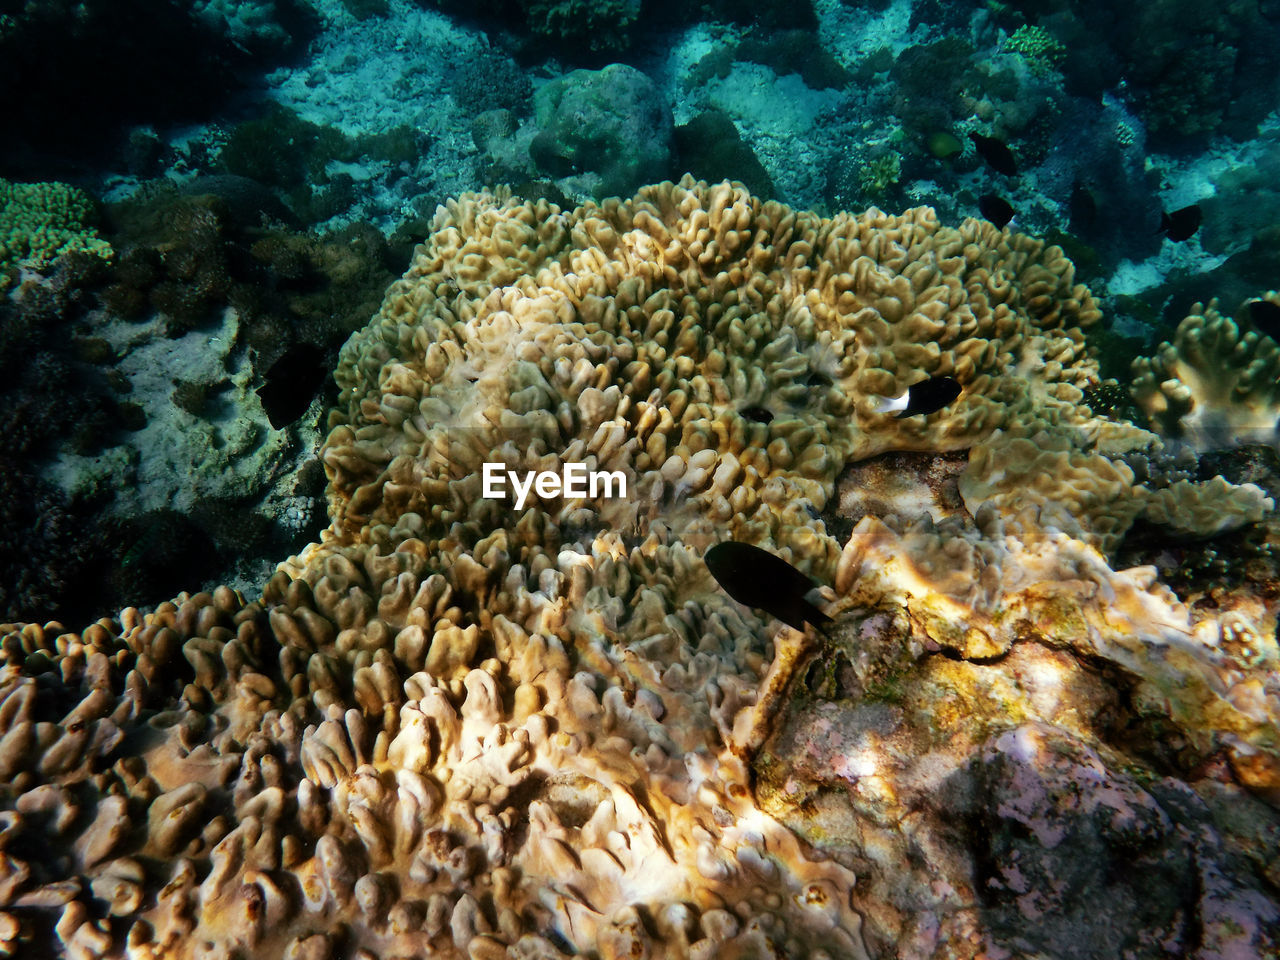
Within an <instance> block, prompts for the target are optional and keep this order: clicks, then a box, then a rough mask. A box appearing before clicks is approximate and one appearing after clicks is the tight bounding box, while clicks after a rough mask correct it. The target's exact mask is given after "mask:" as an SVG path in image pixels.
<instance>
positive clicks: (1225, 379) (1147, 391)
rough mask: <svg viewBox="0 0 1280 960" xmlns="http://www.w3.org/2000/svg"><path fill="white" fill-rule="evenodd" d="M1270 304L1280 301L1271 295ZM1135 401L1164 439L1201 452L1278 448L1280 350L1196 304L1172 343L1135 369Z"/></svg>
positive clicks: (1212, 306) (1213, 309) (1214, 308)
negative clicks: (1254, 446) (1260, 446)
mask: <svg viewBox="0 0 1280 960" xmlns="http://www.w3.org/2000/svg"><path fill="white" fill-rule="evenodd" d="M1268 298H1269V299H1270V300H1271V302H1273V303H1276V304H1280V297H1278V296H1277V295H1276V294H1274V293H1273V294H1269V295H1268ZM1133 373H1134V379H1133V387H1132V392H1133V398H1134V400H1135V401H1136V402H1137V404H1138V406H1139V407H1140V408H1141V409H1142V410H1143V411H1144V412H1145V413H1146V414H1147V416H1148V417H1149V418H1150V420H1151V423H1152V425H1153V426H1154V427H1155V428H1156V429H1157V430H1159V431H1160V432H1161V433H1162V434H1165V435H1166V436H1169V437H1174V438H1177V439H1180V440H1183V441H1185V442H1186V443H1189V444H1190V445H1191V446H1193V447H1194V448H1195V449H1197V450H1200V451H1205V450H1220V449H1223V448H1224V447H1231V446H1235V445H1237V444H1241V443H1266V444H1275V443H1276V438H1277V426H1278V425H1280V346H1277V345H1276V342H1275V341H1274V340H1272V339H1271V338H1270V337H1267V336H1260V335H1259V334H1258V333H1257V332H1256V331H1253V330H1248V329H1247V328H1246V329H1241V327H1240V326H1239V325H1237V324H1236V322H1235V321H1234V320H1232V319H1231V317H1227V316H1223V315H1222V314H1221V313H1219V312H1218V303H1217V301H1216V300H1215V301H1213V302H1212V303H1210V304H1209V306H1207V307H1206V306H1204V305H1203V304H1199V303H1198V304H1196V305H1195V306H1194V307H1192V308H1191V313H1190V314H1188V315H1187V317H1186V318H1185V319H1184V320H1183V321H1182V322H1181V323H1180V324H1178V329H1177V332H1176V333H1175V334H1174V339H1173V343H1162V344H1160V347H1159V350H1158V351H1157V353H1156V355H1155V356H1154V357H1149V358H1139V359H1138V360H1135V361H1134V364H1133Z"/></svg>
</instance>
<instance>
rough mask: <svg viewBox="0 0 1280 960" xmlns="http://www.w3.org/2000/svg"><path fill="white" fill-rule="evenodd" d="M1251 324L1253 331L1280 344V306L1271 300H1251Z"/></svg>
mask: <svg viewBox="0 0 1280 960" xmlns="http://www.w3.org/2000/svg"><path fill="white" fill-rule="evenodd" d="M1249 322H1250V323H1252V324H1253V329H1255V330H1257V331H1258V332H1259V333H1265V334H1266V335H1267V336H1268V337H1270V338H1271V339H1272V340H1274V341H1276V343H1280V304H1275V303H1272V302H1271V301H1270V300H1250V301H1249Z"/></svg>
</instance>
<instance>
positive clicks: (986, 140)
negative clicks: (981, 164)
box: [969, 133, 1018, 177]
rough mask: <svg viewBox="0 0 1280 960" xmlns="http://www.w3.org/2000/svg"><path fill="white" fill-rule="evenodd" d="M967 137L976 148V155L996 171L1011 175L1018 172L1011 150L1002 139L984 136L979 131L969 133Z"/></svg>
mask: <svg viewBox="0 0 1280 960" xmlns="http://www.w3.org/2000/svg"><path fill="white" fill-rule="evenodd" d="M969 139H970V140H972V141H973V145H974V146H975V147H977V148H978V156H980V157H982V159H983V160H985V161H987V166H989V167H990V168H991V169H992V170H994V171H995V172H996V173H1003V174H1004V175H1005V176H1008V177H1012V176H1013V175H1014V174H1016V173H1017V172H1018V165H1017V163H1015V162H1014V159H1013V151H1012V150H1010V149H1009V148H1008V146H1006V145H1005V142H1004V141H1003V140H998V139H996V138H995V137H984V136H983V135H982V134H980V133H971V134H969Z"/></svg>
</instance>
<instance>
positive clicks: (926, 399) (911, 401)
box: [876, 377, 960, 420]
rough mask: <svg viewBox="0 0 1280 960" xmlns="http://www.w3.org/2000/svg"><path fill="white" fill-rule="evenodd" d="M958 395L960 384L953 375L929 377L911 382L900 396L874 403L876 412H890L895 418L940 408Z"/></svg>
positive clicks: (916, 414) (927, 412)
mask: <svg viewBox="0 0 1280 960" xmlns="http://www.w3.org/2000/svg"><path fill="white" fill-rule="evenodd" d="M958 396H960V384H959V383H957V382H956V380H955V378H954V377H930V378H929V379H928V380H921V381H920V382H919V383H913V384H912V385H911V386H909V387H908V388H907V392H906V393H904V394H903V395H902V396H900V397H885V398H883V399H882V400H881V401H880V402H879V403H878V404H877V405H876V413H892V414H893V415H894V416H895V417H897V419H899V420H901V419H902V418H903V417H914V416H918V415H920V414H929V413H934V412H935V411H938V410H941V409H942V408H943V407H945V406H946V405H947V404H949V403H950V402H951V401H952V400H954V399H955V398H956V397H958Z"/></svg>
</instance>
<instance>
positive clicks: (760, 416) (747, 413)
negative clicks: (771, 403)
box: [741, 407, 773, 423]
mask: <svg viewBox="0 0 1280 960" xmlns="http://www.w3.org/2000/svg"><path fill="white" fill-rule="evenodd" d="M741 415H742V416H743V417H744V418H745V419H747V420H751V421H754V422H755V423H769V422H770V421H772V420H773V414H772V413H770V412H769V411H768V410H766V409H765V408H764V407H747V408H746V409H745V410H742V411H741Z"/></svg>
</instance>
